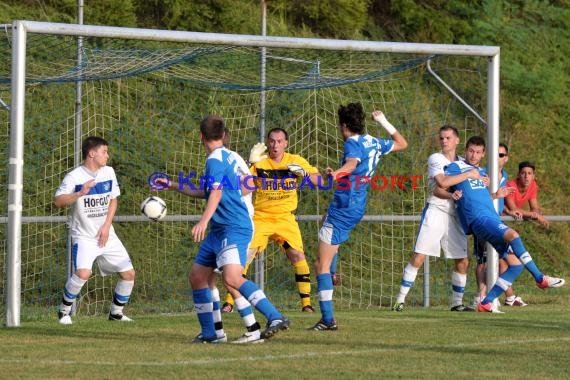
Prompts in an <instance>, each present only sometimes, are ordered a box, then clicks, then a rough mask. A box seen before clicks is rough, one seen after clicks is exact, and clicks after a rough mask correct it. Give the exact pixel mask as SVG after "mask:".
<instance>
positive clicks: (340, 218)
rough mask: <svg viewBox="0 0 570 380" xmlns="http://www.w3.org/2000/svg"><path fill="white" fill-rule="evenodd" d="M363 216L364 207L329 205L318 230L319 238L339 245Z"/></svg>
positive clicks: (346, 238) (345, 239)
mask: <svg viewBox="0 0 570 380" xmlns="http://www.w3.org/2000/svg"><path fill="white" fill-rule="evenodd" d="M363 216H364V209H362V210H358V209H356V208H336V207H333V206H332V205H331V206H330V207H329V209H328V211H327V214H326V215H325V220H324V221H323V225H322V227H321V229H320V231H319V240H321V241H323V242H325V243H328V244H330V245H339V244H342V243H344V242H345V241H347V240H348V238H349V236H350V233H351V232H352V230H353V229H354V227H356V225H357V224H358V222H360V220H362V217H363Z"/></svg>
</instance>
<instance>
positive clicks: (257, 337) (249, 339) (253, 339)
mask: <svg viewBox="0 0 570 380" xmlns="http://www.w3.org/2000/svg"><path fill="white" fill-rule="evenodd" d="M263 342H265V340H263V339H261V332H260V331H259V330H256V331H251V332H250V331H246V332H244V333H243V335H242V336H240V337H239V338H237V339H236V340H234V341H233V342H232V343H233V344H246V343H248V344H255V343H263Z"/></svg>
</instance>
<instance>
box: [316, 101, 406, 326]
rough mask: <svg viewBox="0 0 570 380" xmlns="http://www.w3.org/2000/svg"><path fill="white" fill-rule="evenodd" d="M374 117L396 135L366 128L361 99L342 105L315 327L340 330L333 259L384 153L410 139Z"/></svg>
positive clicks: (380, 116) (318, 267)
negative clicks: (338, 153) (338, 159)
mask: <svg viewBox="0 0 570 380" xmlns="http://www.w3.org/2000/svg"><path fill="white" fill-rule="evenodd" d="M372 117H373V118H374V120H375V121H377V122H378V123H380V124H381V125H382V127H384V129H386V131H387V132H388V133H389V134H390V135H391V136H392V139H391V140H386V139H382V138H378V137H373V136H371V135H369V134H367V133H365V132H364V120H365V118H366V116H365V114H364V111H363V109H362V105H361V104H360V103H350V104H348V105H346V106H343V105H341V106H340V107H339V109H338V119H339V120H338V124H339V131H340V133H341V135H342V138H343V140H344V155H343V158H342V162H341V167H340V168H338V169H337V170H333V169H331V168H327V169H326V172H327V174H328V175H330V176H332V178H333V180H335V181H337V186H336V190H335V192H334V195H333V200H332V202H331V204H330V205H329V208H328V210H327V214H326V215H325V218H324V221H323V225H322V227H321V229H320V231H319V244H318V252H317V260H316V262H315V268H316V271H317V291H318V294H319V306H320V308H321V320H320V321H319V322H317V323H316V324H315V325H314V326H313V327H312V329H313V330H317V331H323V330H336V329H337V328H338V327H337V323H336V321H335V319H334V315H333V282H332V277H331V274H330V268H331V262H332V260H333V257H334V255H335V254H336V253H337V251H338V249H339V246H340V244H342V243H343V242H345V241H346V240H348V237H349V235H350V232H351V231H352V230H353V229H354V227H356V225H357V224H358V222H360V220H361V219H362V217H363V216H364V212H365V211H366V201H367V196H368V185H369V183H370V181H371V178H372V175H373V174H374V170H376V166H377V165H378V161H379V159H380V157H381V156H383V155H386V154H388V153H391V152H397V151H400V150H403V149H405V148H406V147H407V146H408V142H407V141H406V139H404V137H403V136H402V135H401V134H400V133H399V132H398V131H397V130H396V128H394V126H393V125H392V124H391V123H390V122H389V121H388V120H387V119H386V117H385V116H384V114H383V113H382V112H380V111H374V112H372Z"/></svg>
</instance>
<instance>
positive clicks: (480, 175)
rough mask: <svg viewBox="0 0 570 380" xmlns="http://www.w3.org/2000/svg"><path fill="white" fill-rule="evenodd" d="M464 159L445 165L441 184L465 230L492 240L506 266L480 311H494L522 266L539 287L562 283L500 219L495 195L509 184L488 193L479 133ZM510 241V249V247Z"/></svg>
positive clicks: (500, 195) (503, 193)
mask: <svg viewBox="0 0 570 380" xmlns="http://www.w3.org/2000/svg"><path fill="white" fill-rule="evenodd" d="M464 156H465V161H455V162H453V163H451V164H449V165H448V166H447V168H446V169H445V178H444V181H443V182H442V186H443V187H444V188H449V190H450V191H452V192H453V193H454V199H455V200H456V205H457V211H458V213H459V219H460V220H461V225H462V227H463V229H464V231H465V233H466V234H474V235H475V236H477V238H478V239H482V240H485V241H488V242H489V243H491V245H492V246H493V247H494V248H495V249H496V250H497V253H498V254H499V257H500V258H501V259H505V260H506V261H507V263H508V265H509V267H508V269H507V270H506V271H504V272H503V273H501V274H500V275H499V278H498V279H497V281H496V282H495V284H494V285H493V287H492V288H491V290H490V291H489V292H488V293H487V296H486V297H485V298H483V299H482V300H481V303H479V305H478V306H477V310H478V311H481V312H497V310H495V309H493V303H492V302H493V301H494V300H495V299H496V298H497V297H499V296H500V295H501V294H502V293H503V292H505V290H507V289H508V288H509V287H510V286H511V285H512V283H513V282H514V281H515V279H516V278H517V277H518V276H519V275H520V274H521V273H522V271H523V266H524V267H525V268H526V269H527V270H528V271H529V272H530V273H531V274H532V276H533V277H534V279H535V281H536V285H537V286H538V287H539V288H541V289H545V288H558V287H561V286H562V285H564V283H565V280H564V279H562V278H556V277H549V276H546V275H544V274H543V273H542V272H541V271H540V269H539V268H538V267H537V265H536V263H535V262H534V261H533V259H532V257H531V256H530V254H529V253H528V252H527V250H526V248H525V246H524V245H523V242H522V239H521V237H520V236H519V234H518V233H517V232H516V231H515V230H513V229H512V228H509V226H507V225H506V224H504V223H503V222H502V221H501V218H500V216H499V215H498V214H497V211H496V210H495V207H494V205H493V199H494V198H504V197H506V196H507V195H508V192H509V190H508V188H507V187H501V188H499V190H498V191H497V192H496V193H494V194H490V193H489V191H488V189H487V183H486V177H485V171H484V169H482V168H480V167H479V163H480V162H481V159H482V158H483V157H484V156H485V140H484V139H483V138H482V137H479V136H474V137H471V138H470V139H469V140H468V141H467V144H466V145H465V155H464ZM509 245H510V247H511V249H512V251H509V249H508V248H509Z"/></svg>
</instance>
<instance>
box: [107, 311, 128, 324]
mask: <svg viewBox="0 0 570 380" xmlns="http://www.w3.org/2000/svg"><path fill="white" fill-rule="evenodd" d="M109 320H110V321H119V322H132V321H133V320H132V319H131V318H129V317H127V316H126V315H124V314H110V313H109Z"/></svg>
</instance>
